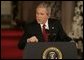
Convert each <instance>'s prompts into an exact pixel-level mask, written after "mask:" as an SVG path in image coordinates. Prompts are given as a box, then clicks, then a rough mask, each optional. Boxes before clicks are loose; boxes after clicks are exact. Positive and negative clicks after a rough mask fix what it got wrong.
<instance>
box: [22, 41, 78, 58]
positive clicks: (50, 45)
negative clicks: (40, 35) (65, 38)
mask: <svg viewBox="0 0 84 60" xmlns="http://www.w3.org/2000/svg"><path fill="white" fill-rule="evenodd" d="M23 59H77V49H76V45H75V43H73V42H47V43H46V42H38V43H29V44H26V47H25V48H24V52H23Z"/></svg>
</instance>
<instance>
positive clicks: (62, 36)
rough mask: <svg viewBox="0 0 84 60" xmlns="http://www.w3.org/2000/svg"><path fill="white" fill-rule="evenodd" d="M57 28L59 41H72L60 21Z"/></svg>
mask: <svg viewBox="0 0 84 60" xmlns="http://www.w3.org/2000/svg"><path fill="white" fill-rule="evenodd" d="M58 27H59V38H60V40H62V41H65V42H69V41H71V40H72V39H71V38H70V37H69V36H68V35H67V34H66V33H65V31H64V30H63V27H62V25H61V22H60V21H58Z"/></svg>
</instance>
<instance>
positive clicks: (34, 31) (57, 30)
mask: <svg viewBox="0 0 84 60" xmlns="http://www.w3.org/2000/svg"><path fill="white" fill-rule="evenodd" d="M48 24H49V33H50V35H51V36H50V37H52V38H49V42H57V41H60V42H62V41H65V42H67V41H70V40H71V38H69V37H68V36H67V35H66V33H65V32H64V30H63V28H62V25H61V23H60V20H54V19H49V21H48ZM24 31H25V33H24V35H23V37H22V39H21V40H20V42H19V44H18V47H19V48H20V49H23V48H24V47H25V45H26V42H27V39H28V38H30V37H31V36H36V37H37V38H38V40H39V41H38V42H44V41H43V37H42V31H41V27H40V24H38V23H37V22H36V21H34V22H32V23H29V24H25V26H24Z"/></svg>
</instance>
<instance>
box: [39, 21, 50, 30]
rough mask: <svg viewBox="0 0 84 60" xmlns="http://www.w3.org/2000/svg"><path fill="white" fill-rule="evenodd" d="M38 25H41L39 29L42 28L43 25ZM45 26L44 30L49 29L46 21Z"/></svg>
mask: <svg viewBox="0 0 84 60" xmlns="http://www.w3.org/2000/svg"><path fill="white" fill-rule="evenodd" d="M40 25H41V28H42V26H43V24H40ZM45 25H46V26H45V28H46V29H49V26H48V20H47V21H46V23H45Z"/></svg>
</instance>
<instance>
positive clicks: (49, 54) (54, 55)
mask: <svg viewBox="0 0 84 60" xmlns="http://www.w3.org/2000/svg"><path fill="white" fill-rule="evenodd" d="M42 58H43V59H62V53H61V51H60V50H59V49H58V48H56V47H49V48H47V49H46V50H45V51H44V52H43V55H42Z"/></svg>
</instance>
